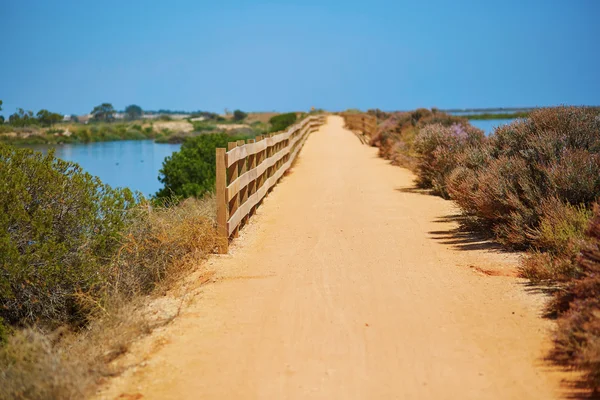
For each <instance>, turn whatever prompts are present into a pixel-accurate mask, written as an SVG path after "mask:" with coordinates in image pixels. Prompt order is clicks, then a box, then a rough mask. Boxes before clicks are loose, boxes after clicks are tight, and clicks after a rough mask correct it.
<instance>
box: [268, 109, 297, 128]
mask: <svg viewBox="0 0 600 400" xmlns="http://www.w3.org/2000/svg"><path fill="white" fill-rule="evenodd" d="M296 119H297V117H296V113H293V112H291V113H287V114H279V115H276V116H274V117H272V118H271V119H270V120H269V123H270V124H271V132H279V131H283V130H284V129H286V128H287V127H289V126H291V125H293V124H294V123H295V122H296Z"/></svg>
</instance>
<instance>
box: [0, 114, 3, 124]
mask: <svg viewBox="0 0 600 400" xmlns="http://www.w3.org/2000/svg"><path fill="white" fill-rule="evenodd" d="M3 123H4V117H3V116H2V115H0V124H3Z"/></svg>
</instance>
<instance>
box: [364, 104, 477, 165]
mask: <svg viewBox="0 0 600 400" xmlns="http://www.w3.org/2000/svg"><path fill="white" fill-rule="evenodd" d="M371 114H372V115H377V116H378V119H381V120H383V122H381V123H380V124H379V126H378V129H377V134H375V135H374V136H373V138H372V139H371V145H372V146H375V147H378V148H379V155H380V156H381V157H382V158H385V159H387V160H390V161H392V164H394V165H399V166H401V167H405V168H408V169H410V170H412V171H416V170H417V165H418V159H417V158H418V153H417V152H416V151H415V148H414V143H415V138H416V137H417V135H418V133H419V130H420V129H421V128H423V127H425V126H427V125H429V124H440V125H443V126H451V125H454V124H461V125H463V126H468V121H467V120H466V119H465V118H462V117H456V116H452V115H449V114H446V113H443V112H440V111H438V110H436V109H432V110H428V109H426V108H419V109H417V110H414V111H412V112H394V113H382V112H378V111H377V110H374V111H372V112H371Z"/></svg>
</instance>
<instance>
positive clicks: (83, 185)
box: [0, 144, 136, 325]
mask: <svg viewBox="0 0 600 400" xmlns="http://www.w3.org/2000/svg"><path fill="white" fill-rule="evenodd" d="M0 192H1V193H2V196H0V210H1V211H0V266H1V270H0V319H4V320H5V321H6V322H7V323H9V324H11V325H25V324H31V323H40V324H42V325H55V324H59V323H63V322H70V323H75V324H77V323H81V322H84V321H83V320H84V318H85V317H84V313H83V312H82V308H81V307H82V306H81V304H80V302H79V301H78V298H81V297H85V296H88V295H91V294H93V293H95V291H96V290H97V288H98V286H99V285H100V284H101V283H102V280H103V279H104V275H105V271H104V270H103V262H104V260H105V259H107V258H110V257H111V256H112V255H113V254H114V253H115V252H116V250H117V247H118V243H119V240H120V235H121V232H122V231H123V230H124V228H125V227H126V225H127V220H128V218H129V214H128V210H129V209H130V208H131V207H132V206H134V205H135V204H136V199H135V198H134V195H133V194H132V193H131V191H130V190H129V189H112V188H111V187H110V186H108V185H104V184H102V182H101V181H100V180H99V179H98V178H97V177H93V176H91V175H90V174H88V173H85V172H83V170H82V169H81V167H80V166H79V165H77V164H74V163H71V162H66V161H62V160H60V159H57V158H54V155H53V152H52V151H51V152H50V153H49V154H48V155H43V154H41V153H39V152H33V151H31V150H27V149H17V148H15V147H12V146H8V145H4V144H0Z"/></svg>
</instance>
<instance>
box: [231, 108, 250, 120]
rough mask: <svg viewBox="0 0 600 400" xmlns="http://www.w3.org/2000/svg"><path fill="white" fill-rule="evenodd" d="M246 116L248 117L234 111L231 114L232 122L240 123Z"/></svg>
mask: <svg viewBox="0 0 600 400" xmlns="http://www.w3.org/2000/svg"><path fill="white" fill-rule="evenodd" d="M247 116H248V113H245V112H243V111H241V110H235V111H234V112H233V120H234V121H242V120H244V119H246V117H247Z"/></svg>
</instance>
